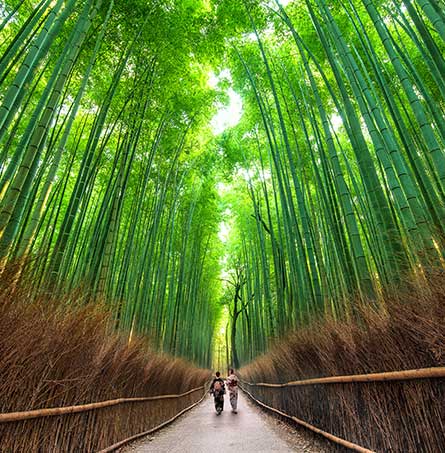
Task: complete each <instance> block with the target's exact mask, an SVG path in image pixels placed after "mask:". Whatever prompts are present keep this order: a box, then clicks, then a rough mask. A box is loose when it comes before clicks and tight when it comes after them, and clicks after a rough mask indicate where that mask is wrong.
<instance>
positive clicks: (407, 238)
mask: <svg viewBox="0 0 445 453" xmlns="http://www.w3.org/2000/svg"><path fill="white" fill-rule="evenodd" d="M286 3H287V2H286ZM262 6H263V7H262V8H261V9H258V7H257V6H256V5H253V4H248V3H247V2H245V3H244V9H243V14H244V17H245V26H246V29H245V34H244V37H243V39H240V40H238V41H234V42H233V43H232V49H231V55H232V58H231V62H232V65H231V70H232V73H233V75H234V80H235V86H236V89H237V90H238V91H239V92H240V93H241V94H242V96H243V99H245V104H247V105H246V108H245V110H246V111H245V114H244V116H243V120H242V124H241V125H240V126H239V127H238V128H237V130H235V131H230V132H228V133H227V134H226V135H225V137H223V138H222V140H221V141H220V144H221V146H222V147H223V148H224V147H225V148H226V150H227V153H228V155H232V156H233V154H234V153H235V152H237V153H238V156H239V157H238V176H239V177H241V179H243V183H241V184H240V183H239V181H236V182H235V181H234V182H233V185H234V187H236V189H235V190H237V191H238V193H239V194H240V193H243V194H244V195H243V196H240V195H238V197H235V198H233V197H232V198H231V199H228V200H227V203H228V206H229V207H230V208H231V210H232V211H233V212H235V213H236V215H235V217H236V220H235V221H234V222H233V228H234V230H235V231H236V239H234V240H233V242H232V245H231V246H232V267H234V268H236V269H238V271H237V272H238V273H236V272H235V273H232V275H235V276H236V275H237V276H238V277H237V278H236V277H235V280H236V281H237V283H238V287H239V289H240V292H241V293H242V296H240V297H238V298H237V297H236V296H235V299H237V300H235V299H234V300H233V302H231V303H232V306H233V305H236V308H235V309H232V311H231V315H232V330H231V334H232V335H231V338H232V345H235V346H236V347H235V346H232V357H233V362H234V363H235V364H236V365H238V361H239V360H241V361H243V362H244V363H245V362H248V361H250V360H252V358H254V357H255V356H256V355H257V354H258V353H261V352H263V351H264V350H265V349H266V348H267V345H268V342H269V340H270V338H271V337H275V338H277V337H278V338H279V337H281V336H282V335H283V334H284V333H286V332H288V331H289V330H291V329H296V328H298V326H301V325H305V324H307V323H308V322H310V320H311V319H317V318H318V319H319V318H320V317H325V316H329V317H333V318H343V317H350V316H352V317H354V316H355V312H354V300H356V301H358V300H362V301H363V300H366V301H368V303H369V304H373V305H374V306H376V305H377V306H378V305H379V304H382V303H383V301H382V299H383V297H382V295H383V294H384V291H385V290H386V289H388V288H389V287H403V285H404V281H405V280H406V279H413V278H425V279H428V275H429V273H430V272H431V271H432V270H433V269H437V268H440V267H441V266H443V238H444V198H443V195H444V192H443V189H444V186H443V182H444V179H443V177H444V169H445V167H444V165H445V160H444V144H445V134H444V132H445V128H444V125H445V123H444V107H445V102H444V101H445V98H444V94H445V91H444V88H445V83H444V82H445V78H444V74H445V72H444V71H443V69H444V63H445V60H444V39H445V35H444V33H443V26H444V23H445V22H444V19H445V9H444V4H443V3H441V2H437V1H418V2H417V1H409V0H407V1H403V2H392V1H371V0H362V1H352V0H349V1H346V2H325V1H323V0H307V1H293V2H290V3H289V4H288V5H286V7H283V5H282V4H281V3H280V2H279V1H274V2H268V3H267V4H263V5H262ZM246 186H247V190H246ZM232 286H233V285H232ZM236 323H238V324H239V326H236V325H235V324H236ZM235 338H236V340H235Z"/></svg>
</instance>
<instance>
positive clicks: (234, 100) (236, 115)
mask: <svg viewBox="0 0 445 453" xmlns="http://www.w3.org/2000/svg"><path fill="white" fill-rule="evenodd" d="M223 79H226V80H228V81H229V83H231V82H232V76H231V74H230V71H229V70H228V69H224V70H222V71H221V72H220V73H219V74H218V75H215V74H214V73H213V72H210V73H209V85H210V86H211V87H212V88H215V87H216V86H217V85H218V83H219V82H220V81H221V80H223ZM226 94H227V96H228V97H229V103H228V104H227V105H224V104H220V105H218V111H217V112H216V114H215V116H214V117H213V118H212V119H211V121H210V126H211V128H212V131H213V133H214V134H215V135H218V134H221V133H222V132H224V130H226V129H227V128H228V127H234V126H236V125H237V124H238V123H239V120H240V119H241V115H242V112H243V103H242V101H241V96H240V95H239V94H238V93H237V92H236V91H234V90H233V88H231V87H230V88H228V90H227V91H226Z"/></svg>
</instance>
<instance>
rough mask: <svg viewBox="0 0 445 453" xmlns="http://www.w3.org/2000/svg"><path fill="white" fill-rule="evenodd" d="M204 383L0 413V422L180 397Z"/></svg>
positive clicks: (203, 386)
mask: <svg viewBox="0 0 445 453" xmlns="http://www.w3.org/2000/svg"><path fill="white" fill-rule="evenodd" d="M205 387H206V385H202V386H201V387H197V388H194V389H191V390H189V391H188V392H185V393H181V394H179V395H158V396H147V397H138V398H117V399H114V400H106V401H99V402H97V403H90V404H80V405H77V406H66V407H52V408H49V409H36V410H32V411H24V412H9V413H6V414H0V423H6V422H16V421H20V420H29V419H31V418H41V417H51V416H54V415H66V414H77V413H79V412H87V411H91V410H96V409H102V408H104V407H110V406H117V405H119V404H124V403H139V402H144V401H154V400H162V399H171V398H182V397H183V396H186V395H189V394H190V393H194V392H196V391H198V390H201V389H204V388H205Z"/></svg>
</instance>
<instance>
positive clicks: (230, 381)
mask: <svg viewBox="0 0 445 453" xmlns="http://www.w3.org/2000/svg"><path fill="white" fill-rule="evenodd" d="M226 384H227V388H228V389H229V399H230V405H231V406H232V411H233V412H236V408H237V405H238V378H237V377H236V376H235V375H234V374H233V373H232V374H230V375H229V376H228V377H227V379H226Z"/></svg>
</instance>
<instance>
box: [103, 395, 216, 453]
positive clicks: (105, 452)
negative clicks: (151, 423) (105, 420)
mask: <svg viewBox="0 0 445 453" xmlns="http://www.w3.org/2000/svg"><path fill="white" fill-rule="evenodd" d="M201 388H202V387H201ZM206 395H207V392H204V395H203V396H202V398H201V399H200V400H199V401H197V402H196V403H193V404H192V405H191V406H188V407H186V408H185V409H183V410H182V411H181V412H179V413H178V414H176V415H175V416H174V417H172V418H170V419H169V420H167V421H165V422H163V423H161V424H160V425H158V426H155V427H154V428H151V429H149V430H148V431H144V432H143V433H139V434H135V435H134V436H131V437H127V438H126V439H124V440H121V441H120V442H117V443H115V444H113V445H110V446H109V447H107V448H104V449H103V450H100V451H99V452H98V453H111V452H113V451H116V450H117V449H119V448H121V447H123V446H124V445H127V444H129V443H130V442H133V441H134V440H137V439H139V438H141V437H144V436H148V435H149V434H152V433H154V432H155V431H158V430H160V429H161V428H163V427H164V426H167V425H169V424H170V423H172V422H174V421H175V420H176V419H177V418H178V417H180V416H181V415H182V414H184V413H185V412H187V411H189V410H190V409H193V408H194V407H195V406H197V405H198V404H199V403H200V402H201V401H202V400H203V399H204V398H205V397H206Z"/></svg>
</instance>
